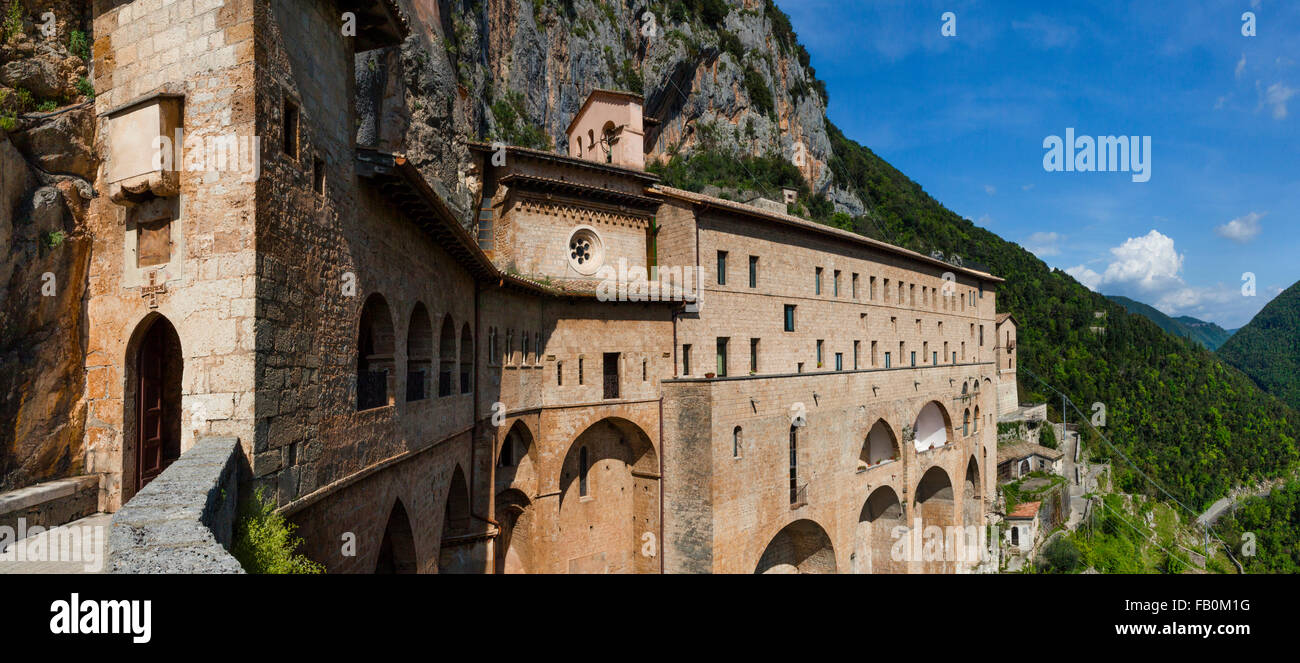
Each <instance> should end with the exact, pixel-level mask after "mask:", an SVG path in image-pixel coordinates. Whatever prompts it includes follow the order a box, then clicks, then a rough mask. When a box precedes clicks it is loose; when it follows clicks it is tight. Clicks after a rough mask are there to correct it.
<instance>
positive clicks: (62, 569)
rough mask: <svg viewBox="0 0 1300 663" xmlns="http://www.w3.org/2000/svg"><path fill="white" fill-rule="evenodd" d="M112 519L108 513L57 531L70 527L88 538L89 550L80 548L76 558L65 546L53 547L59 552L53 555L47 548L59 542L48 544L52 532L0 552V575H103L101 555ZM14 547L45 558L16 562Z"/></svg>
mask: <svg viewBox="0 0 1300 663" xmlns="http://www.w3.org/2000/svg"><path fill="white" fill-rule="evenodd" d="M112 518H113V514H111V513H97V514H95V515H93V516H86V517H85V518H82V519H80V520H74V521H72V522H70V523H68V524H66V525H63V526H62V527H59V528H57V529H58V530H59V531H60V536H62V535H63V534H65V533H66V531H67V530H68V529H69V528H72V527H78V528H81V534H82V536H83V537H86V536H87V535H89V540H90V541H91V544H90V547H89V548H88V549H87V548H86V547H83V548H82V549H81V550H79V551H77V552H76V553H75V554H73V553H72V551H71V550H69V549H68V547H67V546H63V545H56V546H53V547H57V548H60V549H61V550H58V551H53V552H52V551H51V547H52V546H51V545H50V544H51V543H56V544H57V543H58V542H57V541H52V540H51V538H52V537H51V536H50V534H51V531H45V532H42V533H40V534H37V535H36V536H30V537H27V538H25V539H23V540H22V541H19V542H17V543H13V544H10V545H9V546H7V547H6V548H5V549H4V550H3V551H0V573H103V572H104V566H105V562H106V560H105V559H104V551H105V548H106V546H107V542H108V527H109V524H110V521H111V520H112ZM16 546H26V550H28V551H31V550H33V549H34V548H35V549H37V550H43V551H44V554H43V555H41V557H42V559H40V560H28V559H24V560H22V561H18V560H17V549H16ZM83 546H84V543H83ZM11 551H13V552H11Z"/></svg>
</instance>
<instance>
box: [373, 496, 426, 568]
mask: <svg viewBox="0 0 1300 663" xmlns="http://www.w3.org/2000/svg"><path fill="white" fill-rule="evenodd" d="M418 568H419V567H418V565H417V564H416V559H415V537H413V536H412V535H411V520H410V518H407V516H406V507H405V506H403V505H402V500H400V499H399V500H396V501H394V502H393V508H392V510H391V511H389V513H388V524H387V525H386V526H384V538H383V540H382V541H381V542H380V544H379V559H378V560H376V562H375V573H377V574H389V573H415V572H416V570H417V569H418Z"/></svg>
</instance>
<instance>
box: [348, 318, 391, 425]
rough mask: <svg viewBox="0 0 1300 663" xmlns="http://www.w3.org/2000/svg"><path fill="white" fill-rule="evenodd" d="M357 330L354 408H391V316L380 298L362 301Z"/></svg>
mask: <svg viewBox="0 0 1300 663" xmlns="http://www.w3.org/2000/svg"><path fill="white" fill-rule="evenodd" d="M357 327H358V330H357V409H358V410H369V409H370V408H375V407H383V406H385V405H392V404H393V396H394V394H393V391H394V390H393V377H394V371H393V368H394V366H393V347H394V342H395V339H394V335H393V314H392V312H391V311H390V310H389V308H388V301H387V300H385V299H384V296H383V295H381V294H379V293H373V294H371V295H370V296H369V297H367V298H366V303H365V305H364V306H362V307H361V319H360V322H359V323H358V325H357Z"/></svg>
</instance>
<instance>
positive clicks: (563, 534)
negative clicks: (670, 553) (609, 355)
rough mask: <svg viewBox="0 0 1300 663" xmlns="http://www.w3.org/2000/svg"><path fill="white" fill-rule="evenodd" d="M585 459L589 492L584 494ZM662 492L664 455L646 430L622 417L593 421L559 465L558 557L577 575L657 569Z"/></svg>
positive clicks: (556, 557) (570, 447) (556, 556)
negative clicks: (583, 463)
mask: <svg viewBox="0 0 1300 663" xmlns="http://www.w3.org/2000/svg"><path fill="white" fill-rule="evenodd" d="M584 456H585V458H586V461H587V493H586V495H581V494H580V486H579V484H580V474H581V473H582V472H581V470H582V468H580V467H579V465H580V464H581V461H582V459H583V457H584ZM659 490H660V485H659V459H658V454H657V453H656V452H655V449H654V446H653V444H651V442H650V437H649V436H648V435H647V434H646V433H645V431H644V430H643V429H642V428H641V427H640V426H638V425H636V424H634V423H632V422H631V421H628V420H626V419H623V418H620V417H607V418H605V419H601V420H599V421H597V422H596V423H593V424H592V425H590V426H589V427H587V428H586V429H585V430H583V432H582V433H581V434H579V435H578V436H577V437H576V438H574V441H573V443H572V444H571V445H570V446H569V449H568V452H567V453H566V454H565V457H564V461H563V464H562V465H561V466H560V477H559V492H560V504H559V520H558V524H559V533H560V535H559V537H558V546H557V548H556V551H555V553H556V554H555V559H556V560H568V569H567V570H568V571H569V572H572V573H602V572H612V573H652V572H657V571H658V570H659V563H658V555H659V549H658V539H659ZM647 535H648V536H647ZM646 546H649V549H648V550H649V551H650V554H646V553H645V551H646V550H647V548H646Z"/></svg>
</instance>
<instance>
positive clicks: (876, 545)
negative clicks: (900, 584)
mask: <svg viewBox="0 0 1300 663" xmlns="http://www.w3.org/2000/svg"><path fill="white" fill-rule="evenodd" d="M906 525H907V522H906V521H905V520H904V517H903V505H902V503H901V502H899V500H898V494H897V493H895V492H894V489H893V488H890V487H889V486H881V487H879V488H877V489H875V490H874V491H872V492H871V496H870V497H868V498H867V502H866V503H865V504H863V505H862V512H861V513H860V514H859V515H858V528H857V533H856V535H855V537H854V547H853V572H854V573H907V560H906V559H894V556H893V554H892V552H893V548H894V545H895V544H896V543H898V539H897V538H895V536H894V528H896V527H906ZM901 536H907V534H906V533H903V534H902V535H901Z"/></svg>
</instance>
